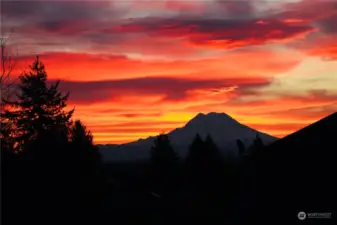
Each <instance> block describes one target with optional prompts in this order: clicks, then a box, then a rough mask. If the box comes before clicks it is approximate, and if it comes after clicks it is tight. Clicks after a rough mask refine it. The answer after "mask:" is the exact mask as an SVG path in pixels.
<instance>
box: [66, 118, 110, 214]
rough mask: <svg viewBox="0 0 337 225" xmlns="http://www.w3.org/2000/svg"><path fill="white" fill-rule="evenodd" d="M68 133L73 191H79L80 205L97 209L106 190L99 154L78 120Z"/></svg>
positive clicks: (84, 127)
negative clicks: (74, 188)
mask: <svg viewBox="0 0 337 225" xmlns="http://www.w3.org/2000/svg"><path fill="white" fill-rule="evenodd" d="M69 133H70V152H69V153H68V157H69V158H70V160H71V161H70V165H71V167H72V168H73V169H72V171H73V173H74V174H73V180H72V181H71V182H72V183H73V184H74V185H73V186H74V187H76V188H77V190H74V191H77V192H79V201H80V202H81V205H82V206H84V207H85V208H86V209H88V210H90V211H93V210H98V209H99V206H101V203H102V201H103V194H104V193H105V191H106V190H105V177H104V176H103V171H102V160H101V155H100V153H99V151H98V149H97V147H96V146H95V145H94V143H93V136H92V134H91V132H90V131H89V130H88V129H87V127H86V126H85V125H84V124H83V123H82V122H81V121H80V120H76V121H75V122H74V123H73V124H72V126H71V127H70V132H69ZM74 178H75V179H74Z"/></svg>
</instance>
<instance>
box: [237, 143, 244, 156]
mask: <svg viewBox="0 0 337 225" xmlns="http://www.w3.org/2000/svg"><path fill="white" fill-rule="evenodd" d="M236 144H237V146H238V148H239V155H240V156H242V155H243V154H244V153H245V150H246V147H245V144H244V143H243V142H242V141H241V140H240V139H238V140H237V141H236Z"/></svg>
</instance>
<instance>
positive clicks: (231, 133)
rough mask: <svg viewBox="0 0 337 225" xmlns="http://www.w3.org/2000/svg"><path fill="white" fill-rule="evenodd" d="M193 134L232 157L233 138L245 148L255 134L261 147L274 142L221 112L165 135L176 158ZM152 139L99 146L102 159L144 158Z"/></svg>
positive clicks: (189, 141) (191, 122) (197, 119)
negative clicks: (207, 138) (208, 140)
mask: <svg viewBox="0 0 337 225" xmlns="http://www.w3.org/2000/svg"><path fill="white" fill-rule="evenodd" d="M197 133H198V134H199V135H200V136H201V137H202V138H203V139H204V138H205V137H206V136H207V135H208V134H209V135H210V136H211V137H212V139H213V140H214V142H215V143H216V144H217V145H218V147H219V148H220V150H221V151H222V152H223V153H225V154H227V153H228V154H231V155H234V156H235V155H236V154H237V145H236V141H237V139H240V140H242V141H243V143H244V144H245V145H246V146H249V145H251V144H252V142H253V140H254V139H255V138H256V136H257V135H259V137H260V138H261V139H262V141H263V142H264V143H265V144H269V143H272V142H273V141H275V140H277V138H275V137H272V136H270V135H268V134H265V133H262V132H259V131H257V130H254V129H252V128H250V127H248V126H246V125H243V124H241V123H239V122H238V121H236V120H235V119H233V118H232V117H231V116H229V115H227V114H225V113H215V112H211V113H208V114H203V113H199V114H198V115H196V116H195V117H194V118H193V119H191V120H190V121H189V122H187V123H186V125H185V126H183V127H181V128H177V129H174V130H172V131H171V132H169V133H168V136H169V138H170V141H171V143H172V145H173V147H174V149H175V150H176V151H177V152H178V154H179V155H180V156H182V157H184V156H185V155H186V153H187V150H188V147H189V145H190V144H191V142H192V140H193V138H194V137H195V135H196V134H197ZM153 140H154V137H148V138H146V139H140V140H138V141H135V142H131V143H126V144H122V145H119V146H113V145H106V146H104V147H102V146H101V147H100V150H101V152H102V155H103V158H104V159H105V160H107V161H109V160H137V159H139V160H141V159H147V158H148V157H149V149H150V148H151V146H152V144H153Z"/></svg>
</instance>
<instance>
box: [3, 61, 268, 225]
mask: <svg viewBox="0 0 337 225" xmlns="http://www.w3.org/2000/svg"><path fill="white" fill-rule="evenodd" d="M58 86H59V82H57V83H56V84H53V85H51V86H48V85H47V72H46V69H45V67H44V64H43V63H42V62H41V61H40V60H39V58H38V57H37V58H36V60H35V61H34V62H33V64H32V65H31V66H30V69H29V71H28V72H24V73H23V74H22V75H21V76H20V83H19V86H18V92H17V94H16V96H13V98H12V99H11V100H9V99H3V104H2V107H1V121H0V122H1V133H0V138H1V156H2V164H1V169H2V171H1V172H2V206H3V207H2V210H3V212H2V220H3V222H4V224H21V223H22V222H25V223H27V222H34V223H36V222H37V221H38V222H43V221H44V222H45V223H47V224H48V223H49V222H48V220H58V219H60V220H66V221H69V220H70V219H74V220H75V221H76V223H80V222H87V221H88V220H89V219H93V220H95V221H96V222H95V223H96V224H97V223H98V220H100V219H101V218H104V219H107V218H108V219H109V220H111V221H114V220H115V219H116V217H118V216H119V217H120V215H118V213H120V212H123V213H128V214H130V213H131V215H135V214H136V212H137V211H139V210H141V209H142V208H146V207H152V209H151V210H149V211H147V215H149V216H150V217H153V216H161V215H166V216H173V215H175V214H180V215H185V216H186V215H190V216H194V215H198V216H208V217H209V216H215V217H216V218H217V217H223V218H225V217H231V216H233V215H234V214H235V213H236V210H237V208H236V207H237V204H238V202H239V199H240V194H241V186H242V183H241V181H240V177H241V176H242V173H241V170H240V168H241V165H240V164H238V163H234V162H233V161H230V160H227V159H226V158H225V157H223V155H222V154H221V152H220V151H219V148H218V147H217V145H216V144H215V143H214V141H213V140H212V138H211V136H209V135H208V136H207V137H206V138H205V140H203V139H202V138H201V137H200V136H199V135H198V134H197V135H196V137H195V138H194V140H193V142H192V143H191V145H190V148H189V153H188V155H187V157H186V158H185V159H182V158H179V157H178V155H177V153H176V152H175V151H174V149H173V147H172V145H171V143H170V140H169V137H168V136H167V135H165V134H162V135H159V136H157V137H156V139H155V140H154V143H153V147H152V149H150V151H151V159H150V162H149V163H148V164H147V165H146V172H145V174H144V176H143V177H142V178H141V179H140V181H139V182H141V185H140V186H135V187H127V188H126V187H125V184H124V186H123V184H118V183H116V182H115V183H114V177H111V175H109V171H107V170H105V169H104V167H103V164H102V160H101V155H100V154H99V152H98V149H97V148H96V147H95V146H94V144H93V136H92V134H91V133H90V131H89V130H88V129H87V128H86V126H85V125H84V124H83V123H82V122H81V121H79V120H76V121H74V120H73V119H72V115H73V113H74V110H70V111H67V110H66V107H67V100H68V98H69V93H68V94H65V95H64V94H62V93H61V92H60V91H59V90H58ZM237 144H238V151H239V153H240V155H241V156H242V155H244V153H245V152H246V148H245V146H244V144H243V143H242V142H241V141H240V140H238V142H237ZM261 147H263V143H262V141H261V139H260V138H259V137H257V138H256V140H255V142H254V144H253V147H252V149H253V150H254V149H259V148H261ZM253 152H254V151H253ZM117 170H118V169H117ZM117 184H118V185H117ZM126 189H128V190H129V192H127V191H126ZM130 190H132V191H133V193H131V192H130ZM128 194H132V196H135V197H134V198H135V199H131V200H130V199H129V200H126V198H128V196H126V195H128ZM139 196H145V197H144V198H138V197H139ZM132 198H133V197H132ZM137 199H138V200H137ZM139 199H142V200H139ZM153 199H154V200H153ZM137 201H138V202H137ZM119 204H122V205H123V207H122V206H121V205H119ZM125 204H126V205H125ZM136 205H137V206H136ZM132 210H133V211H132ZM142 212H143V211H142ZM132 213H135V214H132ZM164 218H165V217H164ZM62 222H64V221H62Z"/></svg>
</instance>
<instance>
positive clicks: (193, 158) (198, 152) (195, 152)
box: [186, 133, 204, 170]
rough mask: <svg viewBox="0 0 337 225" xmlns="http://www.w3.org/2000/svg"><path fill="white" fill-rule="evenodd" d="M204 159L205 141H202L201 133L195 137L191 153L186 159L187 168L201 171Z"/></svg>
mask: <svg viewBox="0 0 337 225" xmlns="http://www.w3.org/2000/svg"><path fill="white" fill-rule="evenodd" d="M203 157H204V141H203V140H202V139H201V137H200V135H199V133H197V134H196V136H195V137H194V139H193V141H192V143H191V145H190V147H189V152H188V155H187V157H186V167H187V168H188V169H189V168H190V169H191V170H195V169H197V170H200V168H201V165H202V162H203Z"/></svg>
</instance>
